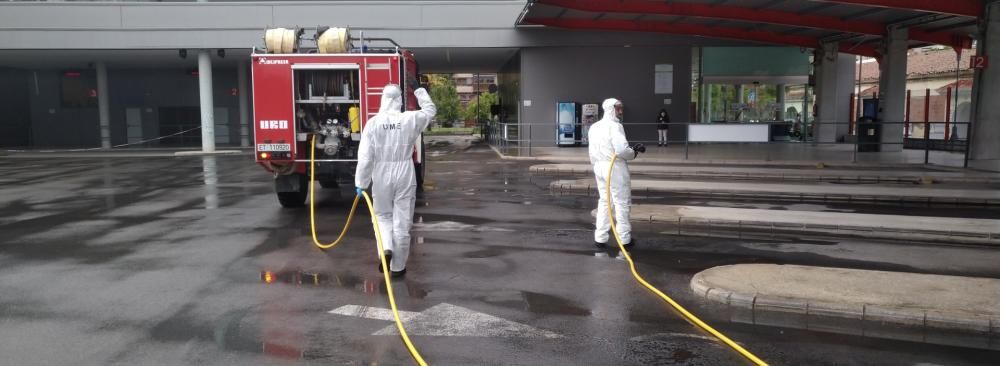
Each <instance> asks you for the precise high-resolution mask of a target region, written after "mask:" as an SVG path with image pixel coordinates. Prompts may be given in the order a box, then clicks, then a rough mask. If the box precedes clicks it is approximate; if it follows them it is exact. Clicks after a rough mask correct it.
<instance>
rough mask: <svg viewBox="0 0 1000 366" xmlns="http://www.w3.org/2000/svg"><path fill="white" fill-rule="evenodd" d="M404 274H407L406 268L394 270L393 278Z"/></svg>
mask: <svg viewBox="0 0 1000 366" xmlns="http://www.w3.org/2000/svg"><path fill="white" fill-rule="evenodd" d="M403 276H406V268H403V270H402V271H392V278H399V277H403Z"/></svg>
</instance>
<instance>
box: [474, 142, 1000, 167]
mask: <svg viewBox="0 0 1000 366" xmlns="http://www.w3.org/2000/svg"><path fill="white" fill-rule="evenodd" d="M491 146H492V145H491ZM646 148H647V152H646V153H645V154H642V155H640V157H639V159H638V160H637V161H641V162H653V163H674V164H684V163H694V164H729V165H760V164H767V165H801V166H815V165H816V164H817V163H824V164H826V165H828V166H844V167H854V166H893V167H901V166H909V167H915V166H920V167H922V166H924V151H923V150H912V149H907V150H903V151H899V152H873V153H868V152H864V153H857V155H856V159H857V161H854V159H855V152H854V151H853V149H854V145H851V144H840V145H812V144H809V143H795V144H787V143H786V144H770V145H768V144H696V145H690V146H688V149H687V151H686V152H685V147H684V145H683V144H672V145H670V147H657V146H647V147H646ZM494 149H495V150H496V152H497V154H499V155H501V157H502V158H505V159H517V160H532V161H550V162H561V163H589V161H588V152H587V148H586V147H563V148H559V147H532V148H530V149H529V148H527V147H518V146H516V145H509V146H506V147H503V146H501V147H494ZM928 157H929V162H930V164H934V168H942V169H962V168H961V167H962V166H963V164H964V158H965V155H964V154H963V153H954V152H945V151H930V152H929V153H928ZM970 165H971V164H970ZM987 165H988V166H985V167H983V168H984V169H989V168H991V167H992V166H993V165H989V164H987ZM994 165H995V164H994ZM994 170H995V169H994Z"/></svg>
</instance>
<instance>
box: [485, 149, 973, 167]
mask: <svg viewBox="0 0 1000 366" xmlns="http://www.w3.org/2000/svg"><path fill="white" fill-rule="evenodd" d="M490 147H493V148H494V151H496V152H497V155H500V158H501V159H524V160H535V161H549V162H563V163H566V162H575V163H581V164H589V163H590V160H589V159H588V158H587V157H586V156H584V157H583V158H575V157H572V156H534V157H521V156H508V155H504V154H503V153H501V152H500V151H499V150H497V149H496V148H495V147H494V146H493V145H492V144H490ZM761 163H764V164H766V165H773V166H783V167H799V166H809V167H815V166H817V165H823V166H824V167H827V168H857V167H867V168H917V167H926V166H928V165H931V166H934V167H937V168H942V169H953V170H954V171H961V170H963V169H962V168H955V167H949V166H944V165H934V164H927V165H925V164H922V163H878V162H856V163H851V162H826V161H820V160H712V159H708V160H691V159H669V158H655V157H653V158H646V159H645V160H642V161H637V162H635V164H668V165H669V164H673V165H737V166H745V165H761ZM986 172H989V171H986Z"/></svg>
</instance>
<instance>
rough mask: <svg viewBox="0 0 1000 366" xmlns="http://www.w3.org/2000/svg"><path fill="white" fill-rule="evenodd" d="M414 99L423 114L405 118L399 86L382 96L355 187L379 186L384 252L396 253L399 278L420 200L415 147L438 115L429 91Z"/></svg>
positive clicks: (364, 138)
mask: <svg viewBox="0 0 1000 366" xmlns="http://www.w3.org/2000/svg"><path fill="white" fill-rule="evenodd" d="M413 95H414V96H416V98H417V103H418V104H419V105H420V110H419V111H408V112H401V108H402V106H403V100H402V90H400V89H399V87H398V86H396V85H394V84H389V85H386V86H385V88H384V89H383V90H382V104H381V106H380V108H379V112H378V114H376V115H375V116H374V117H372V118H371V119H369V120H368V123H367V124H366V125H365V128H364V131H363V132H362V133H361V145H360V146H359V148H358V168H357V171H356V172H355V175H354V177H355V178H354V179H355V182H354V185H355V186H357V187H360V188H366V187H368V183H370V182H372V181H374V185H373V186H372V199H373V200H374V201H375V202H374V203H375V216H376V217H375V218H376V220H377V222H378V225H379V229H380V232H381V235H382V240H383V245H384V247H385V249H386V250H391V251H392V263H391V264H390V265H389V269H390V270H392V271H394V272H399V271H402V270H404V269H405V268H406V259H407V258H408V257H409V255H410V227H411V226H412V225H413V206H414V204H415V203H416V198H417V196H416V189H417V180H416V173H415V172H414V169H413V148H414V144H416V143H417V141H418V140H419V138H420V134H421V133H422V132H423V131H424V129H425V128H427V125H428V124H429V123H430V122H431V119H432V118H434V114H435V113H436V112H437V108H435V107H434V102H433V101H432V100H431V97H430V95H428V94H427V91H426V90H424V89H423V88H420V89H417V90H416V91H415V92H414V93H413Z"/></svg>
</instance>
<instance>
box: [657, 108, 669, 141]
mask: <svg viewBox="0 0 1000 366" xmlns="http://www.w3.org/2000/svg"><path fill="white" fill-rule="evenodd" d="M668 123H670V115H669V114H667V110H666V109H661V110H660V114H659V115H657V116H656V133H657V134H659V135H660V139H659V140H657V141H658V142H657V144H656V145H657V146H667V130H669V129H670V125H669V124H668Z"/></svg>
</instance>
